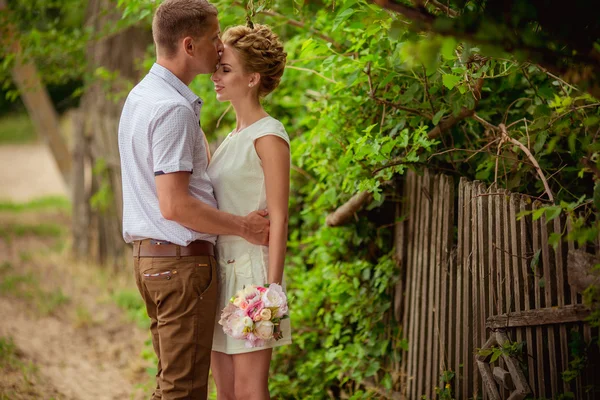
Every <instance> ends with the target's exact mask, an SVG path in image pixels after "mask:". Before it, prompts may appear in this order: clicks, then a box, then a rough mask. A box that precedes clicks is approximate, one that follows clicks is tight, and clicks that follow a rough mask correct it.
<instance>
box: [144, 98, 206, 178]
mask: <svg viewBox="0 0 600 400" xmlns="http://www.w3.org/2000/svg"><path fill="white" fill-rule="evenodd" d="M199 130H200V126H199V122H198V119H197V117H196V115H195V113H194V112H193V111H192V110H190V109H189V108H187V107H185V106H183V105H176V106H172V107H169V108H167V109H163V110H159V112H157V114H156V116H155V118H154V129H153V130H152V158H153V162H154V175H155V176H157V175H163V174H169V173H172V172H182V171H183V172H189V173H192V172H194V146H195V143H196V140H198V131H199Z"/></svg>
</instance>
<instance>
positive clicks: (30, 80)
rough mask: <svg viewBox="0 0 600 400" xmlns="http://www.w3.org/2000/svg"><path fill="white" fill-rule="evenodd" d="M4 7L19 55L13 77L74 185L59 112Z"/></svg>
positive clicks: (10, 41)
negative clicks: (22, 49) (28, 57)
mask: <svg viewBox="0 0 600 400" xmlns="http://www.w3.org/2000/svg"><path fill="white" fill-rule="evenodd" d="M0 11H2V12H3V13H4V15H3V17H4V18H3V19H5V21H2V22H3V23H6V25H5V26H4V28H3V30H4V33H5V34H6V37H5V38H4V40H7V41H8V46H9V48H10V51H11V53H13V54H14V55H15V65H14V67H13V68H12V70H11V74H12V77H13V80H14V82H15V85H16V86H17V89H18V90H19V94H20V95H21V99H22V100H23V103H24V104H25V107H26V108H27V112H28V114H29V117H30V118H31V120H32V121H33V124H34V126H35V129H36V132H37V134H38V136H40V137H42V138H44V140H45V141H46V143H47V144H48V146H49V147H50V151H51V152H52V156H53V157H54V161H55V162H56V165H57V166H58V169H59V171H60V173H61V175H62V177H63V179H64V180H65V183H67V186H70V182H71V155H70V154H69V149H68V148H67V144H66V141H65V140H64V138H63V137H62V136H61V134H60V128H59V123H58V115H57V113H56V110H55V109H54V105H53V104H52V101H51V100H50V96H49V95H48V91H47V90H46V86H44V83H43V82H42V80H41V78H40V76H39V74H38V71H37V68H36V66H35V64H34V63H33V60H27V59H24V58H23V53H22V51H21V44H20V41H19V38H18V35H17V31H16V28H15V26H14V25H13V24H12V23H11V22H10V14H9V10H8V9H7V5H6V1H5V0H0Z"/></svg>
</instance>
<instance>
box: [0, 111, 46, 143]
mask: <svg viewBox="0 0 600 400" xmlns="http://www.w3.org/2000/svg"><path fill="white" fill-rule="evenodd" d="M36 141H37V134H36V132H35V127H34V126H33V122H32V121H31V119H30V118H29V116H28V115H27V114H12V115H5V116H3V117H2V118H0V144H26V143H35V142H36Z"/></svg>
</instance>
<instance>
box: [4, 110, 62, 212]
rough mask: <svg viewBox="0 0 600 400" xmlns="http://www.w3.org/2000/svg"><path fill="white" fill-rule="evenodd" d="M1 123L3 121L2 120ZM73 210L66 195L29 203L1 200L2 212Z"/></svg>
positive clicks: (43, 198) (41, 198) (48, 197)
mask: <svg viewBox="0 0 600 400" xmlns="http://www.w3.org/2000/svg"><path fill="white" fill-rule="evenodd" d="M0 123H1V121H0ZM53 210H57V211H64V212H70V211H71V202H70V201H69V199H68V198H66V197H64V196H47V197H40V198H39V199H35V200H31V201H29V202H27V203H15V202H12V201H0V212H11V213H22V212H28V211H53Z"/></svg>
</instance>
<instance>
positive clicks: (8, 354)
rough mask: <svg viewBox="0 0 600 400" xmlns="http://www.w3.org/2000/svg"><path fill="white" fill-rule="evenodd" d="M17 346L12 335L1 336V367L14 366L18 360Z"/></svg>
mask: <svg viewBox="0 0 600 400" xmlns="http://www.w3.org/2000/svg"><path fill="white" fill-rule="evenodd" d="M16 354H17V346H15V343H14V342H13V340H12V338H11V337H0V368H13V367H14V366H15V365H16V360H17V356H16Z"/></svg>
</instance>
